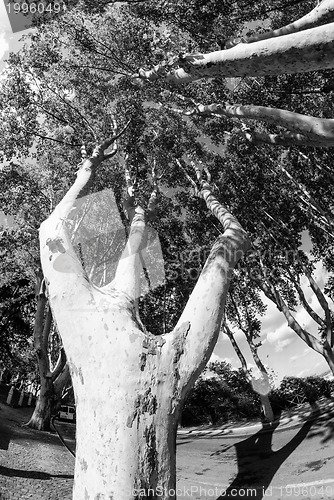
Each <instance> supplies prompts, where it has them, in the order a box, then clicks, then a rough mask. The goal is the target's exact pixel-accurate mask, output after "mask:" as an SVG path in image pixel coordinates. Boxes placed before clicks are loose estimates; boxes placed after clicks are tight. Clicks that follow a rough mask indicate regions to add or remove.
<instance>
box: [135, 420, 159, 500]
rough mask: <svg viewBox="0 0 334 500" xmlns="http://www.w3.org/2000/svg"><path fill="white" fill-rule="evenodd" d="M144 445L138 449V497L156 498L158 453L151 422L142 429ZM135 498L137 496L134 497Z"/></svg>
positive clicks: (154, 499) (154, 431)
mask: <svg viewBox="0 0 334 500" xmlns="http://www.w3.org/2000/svg"><path fill="white" fill-rule="evenodd" d="M143 437H144V440H145V445H144V447H143V448H141V449H140V450H139V455H140V469H139V472H138V476H139V478H140V479H139V481H138V483H139V484H140V488H139V491H140V495H139V496H138V498H150V499H152V500H156V499H157V497H158V495H157V494H156V491H155V489H156V487H157V484H158V479H159V478H158V453H157V441H156V430H155V425H154V424H153V423H152V424H151V425H150V426H149V427H146V428H145V429H144V434H143ZM136 498H137V497H136Z"/></svg>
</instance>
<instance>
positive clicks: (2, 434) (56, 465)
mask: <svg viewBox="0 0 334 500" xmlns="http://www.w3.org/2000/svg"><path fill="white" fill-rule="evenodd" d="M31 412H32V410H31V409H29V408H11V407H9V406H7V405H4V404H0V500H25V499H29V498H31V499H33V500H69V499H71V491H72V486H73V470H74V458H73V457H72V456H71V455H70V453H69V452H68V451H67V450H66V448H64V446H63V445H62V444H61V442H60V440H59V438H58V436H57V435H56V433H54V432H43V433H42V432H39V431H36V430H33V429H29V428H28V427H26V426H24V425H23V424H24V423H26V422H27V421H28V420H29V417H30V415H31Z"/></svg>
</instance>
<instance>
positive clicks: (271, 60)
mask: <svg viewBox="0 0 334 500" xmlns="http://www.w3.org/2000/svg"><path fill="white" fill-rule="evenodd" d="M177 62H178V64H179V66H180V68H179V69H175V70H171V71H170V67H169V66H168V65H167V63H164V64H160V65H157V66H156V67H154V68H153V69H151V70H144V69H139V70H138V73H137V74H136V75H133V76H134V77H139V78H143V79H147V80H157V79H159V78H162V79H165V80H166V81H169V82H174V83H177V84H184V83H189V82H191V81H195V80H199V79H201V78H214V77H226V78H232V77H237V76H265V75H280V74H286V73H291V74H295V73H305V72H308V71H317V70H320V69H327V68H333V67H334V23H331V24H326V25H325V26H320V27H317V28H312V29H309V30H305V31H303V32H301V33H292V34H290V35H285V36H282V37H277V38H273V39H271V40H269V41H267V40H263V41H260V42H254V43H251V44H240V45H237V46H236V47H233V48H231V49H227V50H221V51H216V52H211V53H209V54H186V55H184V56H183V57H181V58H179V59H178V60H177Z"/></svg>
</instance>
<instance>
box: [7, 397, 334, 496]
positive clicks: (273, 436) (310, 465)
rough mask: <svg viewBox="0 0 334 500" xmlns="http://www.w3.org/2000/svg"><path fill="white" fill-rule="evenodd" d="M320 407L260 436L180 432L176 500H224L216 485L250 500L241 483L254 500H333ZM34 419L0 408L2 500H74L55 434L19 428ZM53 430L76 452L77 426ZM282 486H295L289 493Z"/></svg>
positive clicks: (328, 420)
mask: <svg viewBox="0 0 334 500" xmlns="http://www.w3.org/2000/svg"><path fill="white" fill-rule="evenodd" d="M319 408H320V411H318V410H316V412H318V413H314V414H313V416H312V418H310V410H311V409H310V406H309V405H304V406H301V407H299V408H298V409H295V410H294V411H293V412H290V413H289V414H287V413H285V414H283V415H282V417H281V420H280V423H279V425H275V426H274V427H273V428H271V429H270V426H267V427H266V429H265V430H263V429H262V426H261V424H260V423H259V422H248V423H244V422H243V423H242V426H241V427H238V424H237V423H235V422H234V423H230V424H227V425H224V426H223V427H220V428H212V427H204V426H203V427H201V428H193V429H180V430H179V433H178V441H177V442H178V447H177V469H178V471H177V474H178V488H179V494H178V500H189V499H192V500H195V499H200V500H206V499H209V500H221V498H224V500H225V498H229V497H228V496H224V497H220V496H219V494H218V495H217V494H215V490H214V488H213V487H216V486H217V488H218V489H217V491H220V492H221V491H222V490H223V488H226V487H228V486H230V488H232V487H233V488H235V489H236V491H237V490H238V491H239V495H238V496H235V495H232V496H231V497H230V498H232V497H233V498H236V499H238V498H248V497H247V496H246V495H245V490H244V488H243V485H244V484H245V480H247V481H248V483H249V484H250V486H252V485H257V494H256V496H253V494H251V496H250V497H251V498H253V499H256V500H259V499H262V498H263V499H264V500H265V499H266V498H271V499H272V500H278V499H279V498H280V499H283V498H284V499H285V498H293V499H294V500H297V499H299V498H300V499H303V500H320V499H327V498H328V499H330V500H333V498H334V479H333V476H334V474H333V472H332V471H334V457H333V456H334V453H333V444H334V423H333V419H334V400H322V401H321V403H320V404H319ZM31 412H32V409H31V408H11V407H9V406H7V405H6V404H4V403H0V500H26V499H29V498H31V499H33V500H71V490H72V485H73V470H74V458H73V457H72V455H71V454H70V453H69V452H68V451H67V449H66V448H65V447H64V446H63V445H62V444H61V442H60V440H59V438H58V436H57V434H56V433H55V432H54V431H53V432H39V431H36V430H32V429H29V428H27V427H26V426H24V424H25V423H26V422H27V421H28V420H29V417H30V415H31ZM57 425H58V427H59V428H60V430H61V433H62V434H63V435H64V437H65V440H66V442H67V444H68V445H69V446H70V447H71V448H72V449H74V446H75V441H74V433H75V426H74V425H73V424H69V423H62V424H60V423H59V424H57ZM259 484H260V485H262V486H261V487H260V488H259V487H258V485H259ZM287 484H297V487H296V488H295V489H294V490H289V489H288V490H287V489H286V485H287ZM301 484H302V485H306V486H304V489H302V488H301V486H300V485H301ZM298 485H299V486H298ZM272 486H274V488H276V489H275V490H273V491H272V490H270V488H271V487H272ZM191 487H192V488H193V490H192V491H191V490H190V489H189V488H191ZM264 487H265V490H263V488H264ZM195 488H196V489H195ZM210 488H211V489H210ZM266 488H267V489H266ZM282 488H283V489H282ZM231 491H232V490H231ZM250 491H251V490H250ZM265 491H266V492H267V493H265ZM298 492H299V493H300V494H299V495H297V493H298ZM232 493H233V492H232ZM281 493H282V494H281ZM327 493H328V494H327ZM220 495H221V493H220Z"/></svg>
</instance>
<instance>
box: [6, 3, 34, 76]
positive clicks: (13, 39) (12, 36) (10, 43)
mask: <svg viewBox="0 0 334 500" xmlns="http://www.w3.org/2000/svg"><path fill="white" fill-rule="evenodd" d="M26 33H28V31H27V30H25V31H20V32H18V33H13V32H12V29H11V25H10V22H9V19H8V16H7V11H6V8H5V3H4V2H3V1H0V73H1V72H2V70H3V69H4V66H5V62H4V60H5V59H6V58H7V57H8V54H9V51H12V52H16V51H17V50H19V48H20V47H21V46H22V42H20V39H21V38H22V35H24V34H26Z"/></svg>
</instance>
